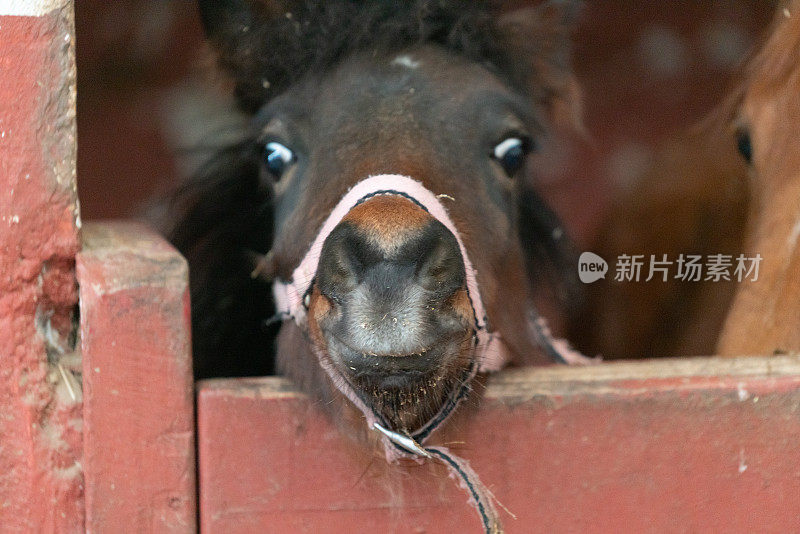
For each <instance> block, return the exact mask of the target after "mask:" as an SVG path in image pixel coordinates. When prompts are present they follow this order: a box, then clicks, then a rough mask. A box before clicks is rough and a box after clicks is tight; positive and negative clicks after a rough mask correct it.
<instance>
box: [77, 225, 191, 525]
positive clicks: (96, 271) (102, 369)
mask: <svg viewBox="0 0 800 534" xmlns="http://www.w3.org/2000/svg"><path fill="white" fill-rule="evenodd" d="M83 238H84V239H83V250H82V251H81V253H80V255H79V256H78V281H79V283H80V296H81V352H82V355H83V384H84V472H85V478H86V531H87V532H90V533H91V532H96V533H99V534H104V533H106V532H141V533H156V532H157V533H162V532H165V533H166V532H175V533H177V532H181V533H184V532H189V533H190V532H194V531H195V527H196V517H195V510H196V502H195V501H196V498H195V454H194V389H193V388H194V384H193V381H192V360H191V350H190V343H189V339H190V332H191V330H190V328H191V327H190V313H189V279H188V268H187V265H186V261H185V260H184V259H183V258H182V257H181V256H180V254H178V252H177V251H176V250H175V249H173V248H172V247H171V246H170V245H169V244H168V243H167V242H166V241H164V240H163V239H162V238H161V237H159V236H158V235H156V234H155V233H153V232H152V231H151V230H148V229H147V228H145V227H143V226H141V225H138V224H133V223H92V224H87V225H86V226H85V228H84V231H83Z"/></svg>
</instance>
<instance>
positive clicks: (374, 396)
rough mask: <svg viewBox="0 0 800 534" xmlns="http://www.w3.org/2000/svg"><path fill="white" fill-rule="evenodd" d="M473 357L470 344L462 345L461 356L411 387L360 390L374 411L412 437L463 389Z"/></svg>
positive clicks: (366, 385) (362, 387)
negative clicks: (462, 382)
mask: <svg viewBox="0 0 800 534" xmlns="http://www.w3.org/2000/svg"><path fill="white" fill-rule="evenodd" d="M473 357H474V354H473V349H472V347H471V343H470V340H467V341H466V342H464V343H462V346H461V350H460V351H459V353H458V355H455V356H454V357H451V358H448V361H447V362H446V363H443V364H442V366H441V367H440V368H438V369H436V370H435V371H432V372H431V373H430V374H429V375H427V376H424V377H421V378H420V379H419V380H413V381H410V382H409V383H408V385H407V386H404V387H391V388H386V387H381V385H380V384H374V383H373V384H370V383H368V382H360V383H358V384H357V387H359V388H360V390H361V392H362V393H364V394H365V400H366V401H367V402H368V403H369V404H370V407H371V408H372V409H373V410H374V411H375V412H376V413H378V414H380V415H382V416H383V417H384V418H385V419H386V421H387V422H388V423H389V425H390V426H391V427H392V429H393V430H396V431H402V432H407V433H410V432H413V431H414V430H416V429H418V428H419V427H421V426H422V425H423V424H425V423H426V422H427V421H429V420H430V419H431V418H433V416H435V415H436V414H437V413H438V412H439V410H440V409H441V407H442V405H443V404H444V402H445V401H446V399H447V398H448V396H449V395H450V394H451V393H452V392H453V391H454V390H455V389H457V388H458V387H460V386H461V380H462V379H463V376H464V372H465V370H466V369H468V368H469V366H470V364H471V361H472V358H473Z"/></svg>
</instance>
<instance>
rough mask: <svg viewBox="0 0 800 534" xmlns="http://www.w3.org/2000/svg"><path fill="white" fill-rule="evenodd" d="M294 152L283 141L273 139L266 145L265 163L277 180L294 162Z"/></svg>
mask: <svg viewBox="0 0 800 534" xmlns="http://www.w3.org/2000/svg"><path fill="white" fill-rule="evenodd" d="M294 159H295V158H294V152H292V150H291V149H290V148H289V147H287V146H286V145H282V144H281V143H277V142H275V141H272V142H270V143H267V146H266V147H264V165H265V166H266V167H267V170H268V171H269V172H270V174H272V176H274V177H275V179H276V180H277V179H278V178H280V177H281V176H282V175H283V173H284V172H286V169H287V168H288V167H289V165H291V164H292V163H294Z"/></svg>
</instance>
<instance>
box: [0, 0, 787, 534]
mask: <svg viewBox="0 0 800 534" xmlns="http://www.w3.org/2000/svg"><path fill="white" fill-rule="evenodd" d="M128 7H129V8H130V9H133V8H134V7H133V5H130V6H128ZM78 9H79V15H80V6H78ZM97 9H98V11H97V12H101V11H102V9H101V8H97ZM95 14H96V13H95ZM89 16H91V14H87V17H89ZM598 16H599V15H598ZM73 17H74V15H73V6H72V4H71V2H64V1H63V0H62V1H44V0H42V1H29V2H0V58H1V59H0V94H2V95H3V98H2V100H1V102H2V104H0V121H2V122H0V160H2V162H3V166H2V169H3V174H2V179H3V188H2V191H3V192H2V196H1V197H0V199H2V200H0V217H2V219H0V236H1V237H0V239H2V243H3V247H2V249H0V258H2V260H1V261H2V265H3V269H2V270H3V274H4V275H5V276H4V277H3V284H4V288H3V291H2V296H0V302H2V303H3V308H2V311H1V312H0V321H2V324H3V328H2V331H3V338H2V340H0V342H2V344H3V345H2V346H3V347H4V350H3V356H4V358H6V362H7V363H6V365H4V366H3V370H2V372H0V384H2V386H1V388H0V403H1V405H2V407H3V408H2V417H0V436H2V441H0V462H2V465H3V470H2V474H1V475H0V530H2V531H3V532H5V531H8V532H79V531H89V532H117V531H133V532H173V531H176V532H193V531H195V530H197V529H200V530H202V531H204V532H293V531H299V532H303V531H306V532H318V531H327V532H336V531H342V532H344V531H351V530H366V529H368V528H371V529H383V530H385V529H386V528H387V525H388V526H389V529H390V530H391V529H392V528H394V529H395V530H396V531H407V530H411V531H416V532H439V531H445V532H447V531H454V530H456V529H460V530H464V531H473V530H474V531H478V529H479V525H478V523H477V520H476V518H475V516H474V512H473V510H472V509H471V508H470V506H469V505H468V503H467V499H466V495H465V494H464V493H463V492H462V491H461V489H460V488H458V486H457V485H456V484H455V483H453V482H452V481H451V480H449V479H448V477H447V474H446V472H444V471H442V470H441V468H439V467H437V466H432V465H427V464H425V465H421V466H420V465H416V464H412V465H408V466H403V467H402V468H397V469H392V470H391V471H389V470H387V468H386V467H385V466H383V465H382V464H380V463H379V462H378V461H377V460H380V458H378V459H377V460H376V458H375V457H373V456H372V454H371V453H367V452H366V451H360V450H358V449H357V448H355V447H354V445H353V443H352V442H350V441H349V440H348V439H347V438H345V437H343V436H342V435H341V434H340V433H339V432H338V431H337V430H336V429H335V428H334V427H333V426H332V425H331V424H330V423H329V422H328V421H327V420H326V419H325V418H324V417H323V416H322V415H321V413H320V411H319V408H318V407H316V406H315V405H314V404H313V403H312V402H311V401H310V400H309V399H308V398H306V397H304V396H303V395H302V394H300V393H298V392H297V391H296V390H295V389H294V387H293V386H292V384H290V383H288V382H287V381H286V380H284V379H281V378H279V377H266V378H246V379H220V380H212V381H207V382H203V383H200V384H193V383H192V380H191V361H190V340H189V313H188V312H189V305H190V303H189V302H188V296H187V295H188V293H187V271H186V265H185V262H184V261H183V260H182V258H180V256H179V255H178V254H177V253H176V252H175V251H174V249H172V248H171V247H170V246H169V245H168V244H167V243H166V242H165V241H164V240H163V239H162V238H161V237H159V236H158V235H157V234H156V233H155V232H153V231H152V230H149V229H147V228H146V227H144V226H141V225H140V224H138V223H132V222H95V221H93V222H86V223H81V218H80V212H79V207H78V197H77V187H78V185H77V183H76V172H75V169H76V165H78V168H80V163H76V116H75V105H76V93H75V89H76V74H75V61H74V58H75V28H74V18H73ZM595 31H598V30H595ZM655 33H656V36H658V35H659V34H658V32H655ZM185 35H188V36H189V37H187V40H188V41H189V42H191V40H192V37H191V35H193V34H192V33H191V32H187V33H186V34H185ZM662 37H663V36H662ZM77 39H78V42H79V43H80V39H81V34H80V33H79V34H78V37H77ZM195 39H196V37H195ZM578 52H580V48H579V49H578ZM79 64H80V57H79ZM88 64H89V65H90V66H91V65H92V63H91V59H90V60H89V63H88ZM91 74H96V72H93V73H91ZM78 80H80V77H78ZM93 80H95V81H96V78H94V79H93ZM602 81H603V79H602V77H599V76H598V77H595V78H593V81H591V82H589V85H588V86H589V87H592V85H591V84H592V83H594V84H601V82H602ZM673 83H677V82H673ZM79 85H80V84H79ZM93 90H94V91H95V95H96V92H98V91H100V89H98V88H97V87H95V88H94V89H93ZM114 91H120V89H119V87H116V88H115V87H110V88H107V93H106V94H105V96H104V98H106V101H105V102H106V105H109V106H110V104H108V102H109V99H110V98H111V97H109V93H112V94H113V92H114ZM170 94H173V93H170ZM116 95H117V96H119V93H116ZM77 98H78V101H79V102H80V98H82V97H81V96H80V93H79V94H78V97H77ZM97 98H98V101H99V102H103V100H102V98H103V96H102V95H101V96H98V97H97ZM151 104H152V101H148V102H145V103H143V104H141V105H144V106H146V105H151ZM111 107H113V106H111ZM87 109H89V108H87ZM123 111H124V110H123ZM92 113H93V112H92V111H88V114H89V115H90V117H91V116H92ZM94 113H97V110H96V109H95V110H94ZM120 113H122V112H120ZM589 113H590V114H591V113H592V111H591V108H590V110H589ZM79 120H80V119H79ZM592 120H595V121H596V120H599V119H597V118H596V117H595V118H593V119H592ZM109 122H111V123H112V124H113V121H109ZM120 124H125V122H124V121H121V122H120ZM590 127H591V124H590ZM131 129H132V130H135V128H131ZM89 130H91V128H89ZM101 131H102V130H101ZM97 135H98V134H97V133H94V134H93V133H88V139H89V143H90V147H91V146H92V143H98V140H97V137H96V136H97ZM93 136H94V137H93ZM145 137H146V134H145ZM132 139H136V138H135V136H134V137H132ZM126 144H128V145H137V143H136V142H134V141H130V140H129V141H127V143H126ZM145 145H146V144H145ZM137 146H138V145H137ZM137 150H140V149H137ZM110 153H111V154H112V155H113V151H110ZM101 154H102V150H95V151H94V152H92V153H91V155H90V156H87V157H88V158H90V159H91V160H92V161H94V162H95V165H96V166H97V167H98V168H100V167H102V170H103V173H104V174H103V175H98V174H97V173H94V174H91V175H87V184H94V185H90V186H89V187H97V185H96V184H97V183H98V182H99V181H100V180H101V179H105V180H106V181H110V180H109V177H113V181H115V182H117V181H119V182H123V183H135V182H136V177H135V172H134V171H133V170H131V169H128V170H127V171H125V169H124V168H123V169H122V170H123V171H125V172H121V173H120V174H119V175H116V174H115V173H114V172H113V171H112V170H111V169H110V168H108V167H103V165H110V163H108V162H107V161H106V162H103V160H102V155H101ZM140 157H141V156H140ZM78 159H80V156H79V158H78ZM634 159H635V158H634ZM109 160H111V161H113V157H109ZM98 161H101V163H97V162H98ZM84 165H87V164H84ZM132 168H134V169H135V165H132ZM158 172H163V168H161V169H160V170H159V169H157V170H156V171H154V175H157V173H158ZM126 173H127V174H126ZM77 177H78V178H77V180H78V181H79V182H80V183H81V184H83V174H80V173H79V174H77ZM150 185H151V186H152V184H150ZM81 187H83V186H82V185H81ZM109 187H113V186H109ZM121 187H122V186H121ZM124 187H128V186H124ZM153 188H157V187H156V186H153ZM139 194H142V195H144V194H143V193H139ZM560 194H561V195H562V202H564V203H565V204H566V203H568V202H569V201H568V200H567V199H570V198H574V196H573V195H567V194H565V193H563V192H562V193H560ZM81 195H82V196H83V195H84V193H83V192H82V193H81ZM103 195H104V194H103V193H100V192H98V191H97V190H94V191H93V192H92V194H91V195H90V196H89V198H91V201H92V202H94V203H95V204H96V205H97V204H106V205H105V206H103V207H102V208H99V207H94V208H92V210H93V212H94V213H95V214H100V215H115V216H116V215H123V216H127V215H130V212H129V211H126V210H130V209H132V208H131V207H130V206H129V205H127V204H126V203H125V201H126V199H125V198H119V197H117V198H116V199H113V200H109V201H108V202H105V201H104V200H103V198H104V196H103ZM573 202H574V200H573ZM114 204H116V205H117V208H114V207H113V206H114ZM103 209H104V210H107V211H106V212H105V213H103V212H102V210H103ZM115 209H116V210H117V211H116V212H114V210H115ZM583 216H585V217H588V216H587V215H586V214H583ZM90 218H96V217H90ZM581 224H583V225H584V231H585V232H586V233H587V234H589V233H591V232H590V230H589V229H586V228H587V227H589V226H590V225H591V224H590V222H586V221H584V222H583V223H581V222H580V221H573V225H574V226H575V227H578V228H579V227H580V226H581ZM78 303H79V304H80V307H79V310H78V308H76V306H78ZM799 382H800V360H798V359H797V358H796V357H794V356H778V357H766V356H765V357H750V358H741V359H732V360H719V359H714V358H684V359H679V360H649V361H648V360H645V361H640V362H620V363H605V364H603V365H601V366H597V367H591V368H580V369H566V368H553V369H550V368H548V369H519V370H509V371H505V372H502V373H499V374H498V375H496V376H494V377H492V378H490V380H489V382H488V385H487V389H486V392H485V394H484V402H483V403H482V405H481V407H480V409H477V410H472V411H468V412H466V413H464V414H462V415H461V416H460V417H459V418H458V419H457V420H455V421H453V424H452V425H450V427H449V428H448V429H447V434H446V438H447V440H448V441H449V442H452V443H453V445H452V448H453V449H454V450H456V451H458V452H459V454H460V455H462V456H463V457H464V458H466V459H468V460H469V461H470V463H471V465H472V466H473V468H474V469H475V470H476V471H477V472H478V473H480V475H481V478H482V479H483V481H484V483H485V484H486V485H487V487H489V488H490V490H491V491H492V492H493V493H494V494H495V496H496V497H497V499H498V501H499V502H500V503H502V505H503V507H504V508H507V509H508V512H501V513H502V514H504V515H503V520H504V523H505V526H506V529H507V530H508V531H509V532H530V531H538V530H545V531H557V532H561V531H565V532H569V531H586V530H590V531H608V532H616V531H621V530H643V531H658V532H662V531H668V532H685V531H699V530H720V531H754V530H755V531H767V532H772V531H794V530H798V527H800V512H799V511H798V510H800V468H798V467H797V465H796V461H794V459H795V455H794V454H793V452H794V444H795V443H796V442H797V441H798V438H800V428H798V427H799V426H800V419H798V404H799V403H800V393H798V386H799V385H800V384H798V383H799ZM195 410H196V414H195Z"/></svg>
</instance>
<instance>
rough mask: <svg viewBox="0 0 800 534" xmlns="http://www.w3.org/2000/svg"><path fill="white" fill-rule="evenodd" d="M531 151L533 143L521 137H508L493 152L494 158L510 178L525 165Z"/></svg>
mask: <svg viewBox="0 0 800 534" xmlns="http://www.w3.org/2000/svg"><path fill="white" fill-rule="evenodd" d="M530 151H531V141H530V140H529V139H526V138H521V137H508V138H506V139H504V140H503V141H501V142H500V143H499V144H498V145H497V146H495V147H494V150H493V151H492V157H493V158H494V159H496V160H497V162H498V163H499V164H500V165H501V166H502V167H503V170H504V171H506V174H507V175H509V176H513V175H515V174H516V173H517V172H518V171H519V170H520V169H521V168H522V166H523V165H524V164H525V156H527V155H528V153H529V152H530Z"/></svg>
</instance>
